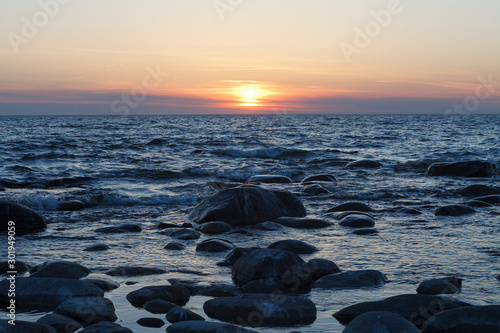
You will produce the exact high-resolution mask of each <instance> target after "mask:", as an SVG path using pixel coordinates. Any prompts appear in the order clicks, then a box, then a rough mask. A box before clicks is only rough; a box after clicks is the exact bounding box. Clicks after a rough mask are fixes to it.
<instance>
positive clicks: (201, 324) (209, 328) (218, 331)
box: [167, 321, 257, 333]
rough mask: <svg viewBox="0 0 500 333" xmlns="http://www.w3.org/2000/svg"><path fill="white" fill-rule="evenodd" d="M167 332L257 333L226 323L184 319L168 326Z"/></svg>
mask: <svg viewBox="0 0 500 333" xmlns="http://www.w3.org/2000/svg"><path fill="white" fill-rule="evenodd" d="M167 333H257V331H254V330H250V329H246V328H243V327H241V326H236V325H231V324H225V323H215V322H207V321H182V322H179V323H175V324H173V325H170V326H169V327H167Z"/></svg>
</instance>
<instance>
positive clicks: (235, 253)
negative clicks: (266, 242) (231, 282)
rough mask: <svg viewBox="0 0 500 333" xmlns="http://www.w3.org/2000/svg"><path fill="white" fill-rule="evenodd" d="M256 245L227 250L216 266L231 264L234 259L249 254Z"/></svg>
mask: <svg viewBox="0 0 500 333" xmlns="http://www.w3.org/2000/svg"><path fill="white" fill-rule="evenodd" d="M256 249H257V248H256V247H237V248H235V249H234V250H232V251H231V252H229V253H228V254H227V255H226V257H225V258H224V260H223V261H221V262H219V263H217V265H218V266H233V265H234V263H235V262H236V260H238V259H240V258H241V257H243V256H244V255H246V254H249V253H250V252H252V251H253V250H256Z"/></svg>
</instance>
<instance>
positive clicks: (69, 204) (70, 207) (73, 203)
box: [57, 200, 85, 211]
mask: <svg viewBox="0 0 500 333" xmlns="http://www.w3.org/2000/svg"><path fill="white" fill-rule="evenodd" d="M57 209H58V210H61V211H77V210H83V209H85V204H84V203H83V202H81V201H80V200H70V201H66V202H61V203H60V204H59V207H57Z"/></svg>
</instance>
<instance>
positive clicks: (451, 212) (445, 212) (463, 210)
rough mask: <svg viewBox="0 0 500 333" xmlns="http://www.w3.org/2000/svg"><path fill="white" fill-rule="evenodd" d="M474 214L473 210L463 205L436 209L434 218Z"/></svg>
mask: <svg viewBox="0 0 500 333" xmlns="http://www.w3.org/2000/svg"><path fill="white" fill-rule="evenodd" d="M475 212H476V210H475V209H472V208H470V207H467V206H464V205H449V206H443V207H439V208H438V209H436V212H435V215H436V216H462V215H468V214H474V213H475Z"/></svg>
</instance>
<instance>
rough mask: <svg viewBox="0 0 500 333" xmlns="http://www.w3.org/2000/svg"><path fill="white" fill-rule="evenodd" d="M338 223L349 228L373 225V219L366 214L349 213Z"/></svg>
mask: <svg viewBox="0 0 500 333" xmlns="http://www.w3.org/2000/svg"><path fill="white" fill-rule="evenodd" d="M339 225H341V226H343V227H351V228H363V227H373V226H374V225H375V221H374V220H373V219H372V218H371V217H369V216H367V215H361V214H351V215H348V216H346V217H344V218H343V219H342V220H340V222H339Z"/></svg>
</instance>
